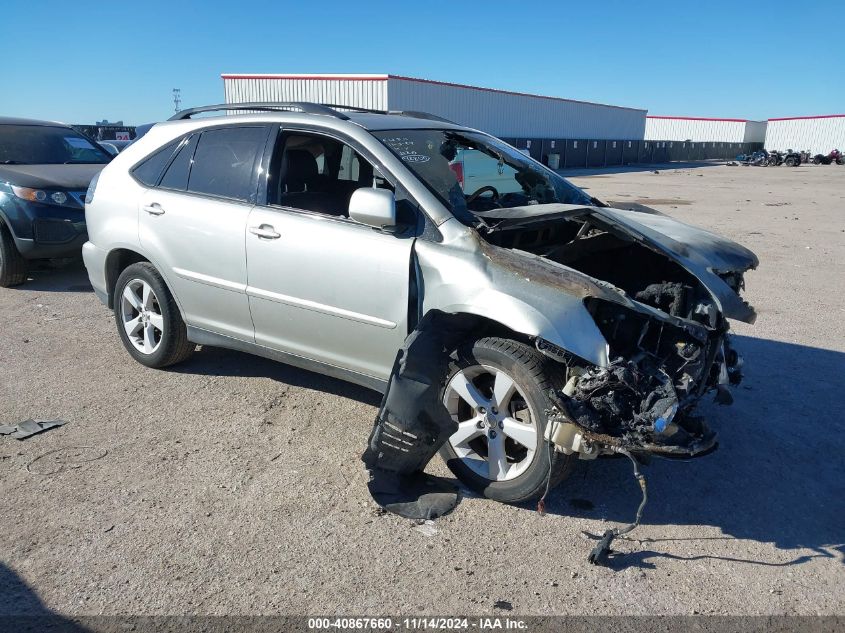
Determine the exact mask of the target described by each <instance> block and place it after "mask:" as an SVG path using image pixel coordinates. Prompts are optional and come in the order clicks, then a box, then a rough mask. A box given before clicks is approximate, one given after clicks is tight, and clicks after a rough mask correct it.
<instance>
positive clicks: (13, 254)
mask: <svg viewBox="0 0 845 633" xmlns="http://www.w3.org/2000/svg"><path fill="white" fill-rule="evenodd" d="M25 281H26V260H25V259H24V258H23V257H22V256H21V254H20V253H19V252H18V249H17V247H16V246H15V240H13V239H12V233H11V232H10V231H9V229H8V228H6V226H5V225H4V224H3V223H2V222H0V288H9V287H11V286H18V285H20V284H22V283H23V282H25Z"/></svg>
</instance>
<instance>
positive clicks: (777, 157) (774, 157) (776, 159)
mask: <svg viewBox="0 0 845 633" xmlns="http://www.w3.org/2000/svg"><path fill="white" fill-rule="evenodd" d="M782 163H783V154H781V153H780V152H779V151H777V150H776V149H773V150H772V151H771V152H769V158H768V159H767V160H766V164H767V165H768V166H769V167H777V166H778V165H780V164H782Z"/></svg>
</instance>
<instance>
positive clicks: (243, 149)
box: [188, 127, 267, 201]
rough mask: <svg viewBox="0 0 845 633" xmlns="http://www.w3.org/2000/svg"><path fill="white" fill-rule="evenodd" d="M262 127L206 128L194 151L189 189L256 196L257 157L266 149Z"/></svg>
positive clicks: (226, 195) (239, 196)
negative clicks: (255, 174) (255, 167)
mask: <svg viewBox="0 0 845 633" xmlns="http://www.w3.org/2000/svg"><path fill="white" fill-rule="evenodd" d="M266 137H267V130H266V129H265V128H263V127H230V128H222V129H218V130H206V131H205V132H203V133H202V135H201V136H200V139H199V143H198V144H197V149H196V152H195V153H194V160H193V164H192V166H191V169H190V176H189V179H188V191H193V192H195V193H204V194H209V195H213V196H222V197H224V198H234V199H236V200H250V201H254V199H255V180H254V179H253V175H254V173H255V170H254V166H255V159H256V157H257V156H258V155H259V153H260V152H262V151H263V150H264V142H265V140H266Z"/></svg>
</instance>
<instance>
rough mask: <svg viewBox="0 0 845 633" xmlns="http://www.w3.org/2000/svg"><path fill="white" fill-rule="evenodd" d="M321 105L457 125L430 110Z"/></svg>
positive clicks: (333, 104)
mask: <svg viewBox="0 0 845 633" xmlns="http://www.w3.org/2000/svg"><path fill="white" fill-rule="evenodd" d="M321 105H324V106H327V107H329V108H341V109H343V110H349V111H351V112H367V113H370V114H393V115H396V116H407V117H412V118H414V119H427V120H429V121H440V122H441V123H451V124H452V125H457V123H455V122H454V121H450V120H449V119H446V118H444V117H442V116H438V115H436V114H431V113H430V112H420V111H419V110H373V109H371V108H359V107H357V106H348V105H340V104H335V103H323V104H321Z"/></svg>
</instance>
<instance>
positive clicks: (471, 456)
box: [440, 338, 577, 503]
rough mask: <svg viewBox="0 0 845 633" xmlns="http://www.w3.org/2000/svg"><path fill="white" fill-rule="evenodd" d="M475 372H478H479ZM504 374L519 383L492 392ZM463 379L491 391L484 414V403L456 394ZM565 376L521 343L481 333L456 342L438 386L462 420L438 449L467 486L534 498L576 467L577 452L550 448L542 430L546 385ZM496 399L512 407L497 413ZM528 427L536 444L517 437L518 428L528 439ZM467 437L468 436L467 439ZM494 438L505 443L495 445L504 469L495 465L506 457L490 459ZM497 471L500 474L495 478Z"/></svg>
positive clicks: (488, 493)
mask: <svg viewBox="0 0 845 633" xmlns="http://www.w3.org/2000/svg"><path fill="white" fill-rule="evenodd" d="M476 372H481V373H479V374H478V375H475V374H476ZM500 375H503V376H505V378H506V379H511V380H512V382H513V384H514V385H515V389H514V390H513V395H512V396H510V398H508V399H506V398H504V397H503V398H501V399H497V398H496V397H495V390H494V386H498V380H499V376H500ZM466 379H469V383H471V384H472V386H473V387H475V389H476V391H475V394H476V395H477V396H483V398H486V404H488V405H490V406H489V407H483V408H485V409H489V411H488V412H486V413H479V410H480V409H479V408H477V407H476V408H474V407H473V406H472V405H471V404H470V402H469V400H466V399H464V398H463V397H462V396H460V395H459V394H457V391H456V387H455V386H456V385H459V384H460V383H461V382H462V381H465V380H466ZM562 382H563V373H562V371H561V370H560V369H559V368H558V367H557V366H556V365H555V364H554V363H553V361H551V360H550V359H547V358H546V357H545V356H543V355H542V354H540V353H539V352H537V351H536V350H534V349H533V348H531V347H529V346H527V345H525V344H523V343H519V342H517V341H512V340H509V339H503V338H483V339H480V340H477V341H474V342H470V343H466V344H464V345H462V346H461V347H459V348H458V350H457V351H456V352H455V353H454V354H453V355H452V361H451V362H450V364H449V371H448V374H447V376H446V378H445V380H444V382H443V385H442V387H441V392H440V395H441V401H443V402H444V404H446V406H447V408H448V409H449V410H450V413H452V415H453V417H454V418H456V419H457V420H458V421H459V424H461V428H459V430H458V431H457V432H456V433H455V434H454V435H453V436H452V437H451V438H450V439H449V440H448V441H447V442H446V443H445V444H444V445H443V447H442V448H441V449H440V455H441V457H442V458H443V459H444V460H445V461H446V464H447V466H448V467H449V469H450V470H451V471H452V472H453V473H454V474H455V476H456V477H457V478H458V479H460V480H461V482H463V483H464V484H465V485H467V486H468V487H469V488H471V489H473V490H475V491H477V492H478V493H480V494H482V495H484V496H485V497H487V498H488V499H493V500H495V501H501V502H503V503H521V502H523V501H528V500H529V499H534V498H537V497H539V496H541V495H542V494H543V492H544V491H545V490H546V486H547V485H548V486H549V488H551V487H553V486H556V485H557V484H559V483H560V482H561V481H563V480H564V479H565V478H566V477H567V475H569V473H570V472H571V471H572V468H573V467H574V465H575V462H576V461H577V456H576V455H564V454H562V453H558V452H555V451H554V450H551V451H550V450H549V444H548V442H546V440H545V439H544V437H543V436H544V433H545V430H546V415H545V412H546V411H548V410H550V409H551V407H552V403H551V401H550V400H549V398H548V395H547V394H548V391H549V389H551V388H552V387H553V386H559V385H561V384H562ZM503 384H507V383H506V382H505V383H503ZM458 389H460V387H458ZM483 398H480V399H483ZM498 400H501V401H502V402H503V403H504V404H505V405H506V407H503V408H507V409H508V410H507V411H502V412H501V413H500V412H498V410H497V407H495V406H493V405H494V404H496V403H497V401H498ZM488 413H489V415H488ZM494 414H495V415H494ZM499 416H501V417H499ZM502 417H504V418H505V419H504V420H503V419H502ZM491 418H492V419H491ZM526 419H527V420H528V421H529V422H528V423H526V422H525V421H526ZM497 427H498V428H497ZM508 429H510V430H508ZM526 429H531V430H532V431H533V433H534V442H533V443H534V446H533V447H530V448H529V447H527V446H525V445H522V444H520V443H519V442H518V441H517V440H515V439H513V436H514V435H515V436H517V437H520V438H522V439H523V440H525V438H529V439H528V441H527V443H528V444H531V443H532V442H531V440H530V438H531V436H530V434H526V433H527V430H526ZM464 437H466V438H468V439H462V438H464ZM491 438H497V439H491ZM458 440H460V441H458ZM497 440H498V443H497V444H496V446H499V447H500V448H499V449H496V450H503V451H504V454H505V461H506V462H507V463H506V464H505V468H504V469H502V470H504V471H505V473H504V475H502V474H501V471H499V469H498V468H497V467H496V466H495V464H501V460H490V459H489V452H490V450H493V449H491V444H490V442H491V441H492V442H496V441H497ZM453 442H457V445H455V444H454V443H453ZM502 447H503V448H502ZM531 449H533V453H532V452H531ZM459 452H460V455H459ZM550 456H551V459H550ZM520 457H522V458H521V459H520ZM550 462H551V463H550ZM494 472H499V473H500V474H498V476H496V478H495V479H494V478H493V477H494V475H493V473H494Z"/></svg>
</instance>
